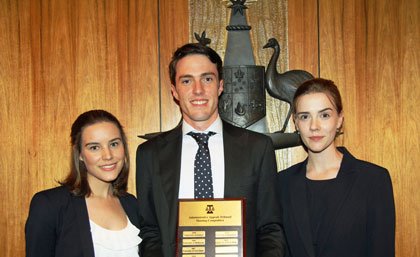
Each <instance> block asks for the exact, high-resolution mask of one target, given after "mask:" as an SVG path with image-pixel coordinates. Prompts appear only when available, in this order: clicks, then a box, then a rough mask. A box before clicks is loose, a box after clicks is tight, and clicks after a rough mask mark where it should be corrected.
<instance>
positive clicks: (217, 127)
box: [178, 116, 225, 199]
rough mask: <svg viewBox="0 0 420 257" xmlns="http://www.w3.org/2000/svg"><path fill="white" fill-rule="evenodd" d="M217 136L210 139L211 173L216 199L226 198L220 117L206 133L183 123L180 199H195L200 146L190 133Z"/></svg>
mask: <svg viewBox="0 0 420 257" xmlns="http://www.w3.org/2000/svg"><path fill="white" fill-rule="evenodd" d="M191 131H193V132H197V133H207V132H210V131H212V132H215V133H216V134H215V135H213V136H211V137H210V138H209V150H210V160H211V171H212V178H213V195H214V198H223V197H224V190H225V188H224V186H225V157H224V151H223V124H222V120H221V119H220V116H218V117H217V119H216V120H215V121H214V122H213V124H211V125H210V127H208V128H207V129H206V130H205V131H197V130H195V129H194V128H193V127H191V126H190V125H189V124H188V123H186V122H185V121H183V122H182V153H181V174H180V181H179V194H178V198H179V199H193V198H194V159H195V155H196V153H197V150H198V144H197V142H196V141H195V139H194V138H193V137H192V136H189V135H187V133H189V132H191Z"/></svg>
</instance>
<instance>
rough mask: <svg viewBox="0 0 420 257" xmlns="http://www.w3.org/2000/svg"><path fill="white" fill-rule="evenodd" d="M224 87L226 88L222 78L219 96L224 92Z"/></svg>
mask: <svg viewBox="0 0 420 257" xmlns="http://www.w3.org/2000/svg"><path fill="white" fill-rule="evenodd" d="M223 89H224V80H223V79H221V80H220V81H219V88H218V96H220V95H221V94H222V92H223Z"/></svg>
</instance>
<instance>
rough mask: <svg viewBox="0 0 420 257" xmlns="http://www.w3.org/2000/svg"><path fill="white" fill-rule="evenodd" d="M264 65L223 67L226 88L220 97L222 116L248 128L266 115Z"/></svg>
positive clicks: (231, 122)
mask: <svg viewBox="0 0 420 257" xmlns="http://www.w3.org/2000/svg"><path fill="white" fill-rule="evenodd" d="M264 75H265V74H264V66H256V65H241V66H226V67H224V68H223V80H224V90H223V93H222V95H221V96H220V99H219V114H220V116H221V118H222V119H223V120H224V121H226V122H228V123H230V124H232V125H234V126H237V127H241V128H246V127H248V126H250V125H252V124H254V123H255V122H257V121H259V120H260V119H262V118H264V117H265V113H266V111H265V87H264V85H265V81H264Z"/></svg>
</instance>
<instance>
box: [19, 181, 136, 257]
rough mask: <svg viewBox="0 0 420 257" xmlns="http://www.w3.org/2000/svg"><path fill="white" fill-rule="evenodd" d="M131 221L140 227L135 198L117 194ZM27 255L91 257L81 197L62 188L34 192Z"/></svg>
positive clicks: (27, 223) (26, 228)
mask: <svg viewBox="0 0 420 257" xmlns="http://www.w3.org/2000/svg"><path fill="white" fill-rule="evenodd" d="M119 199H120V202H121V205H122V207H123V208H124V211H125V213H126V214H127V216H128V218H129V219H130V221H131V223H133V225H135V226H136V227H139V216H138V208H137V205H138V203H137V200H136V198H135V197H134V196H133V195H130V194H127V195H126V196H122V197H119ZM25 238H26V256H27V257H93V256H94V251H93V241H92V235H91V233H90V225H89V216H88V212H87V207H86V200H85V198H84V197H80V196H74V195H73V194H71V193H70V191H69V190H68V189H67V188H66V187H64V186H61V187H56V188H52V189H49V190H45V191H42V192H39V193H37V194H35V196H34V197H33V198H32V201H31V205H30V209H29V216H28V220H27V221H26V226H25Z"/></svg>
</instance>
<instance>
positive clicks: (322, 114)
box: [321, 112, 331, 119]
mask: <svg viewBox="0 0 420 257" xmlns="http://www.w3.org/2000/svg"><path fill="white" fill-rule="evenodd" d="M330 116H331V115H330V114H329V113H325V112H324V113H321V118H323V119H328V118H329V117H330Z"/></svg>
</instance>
